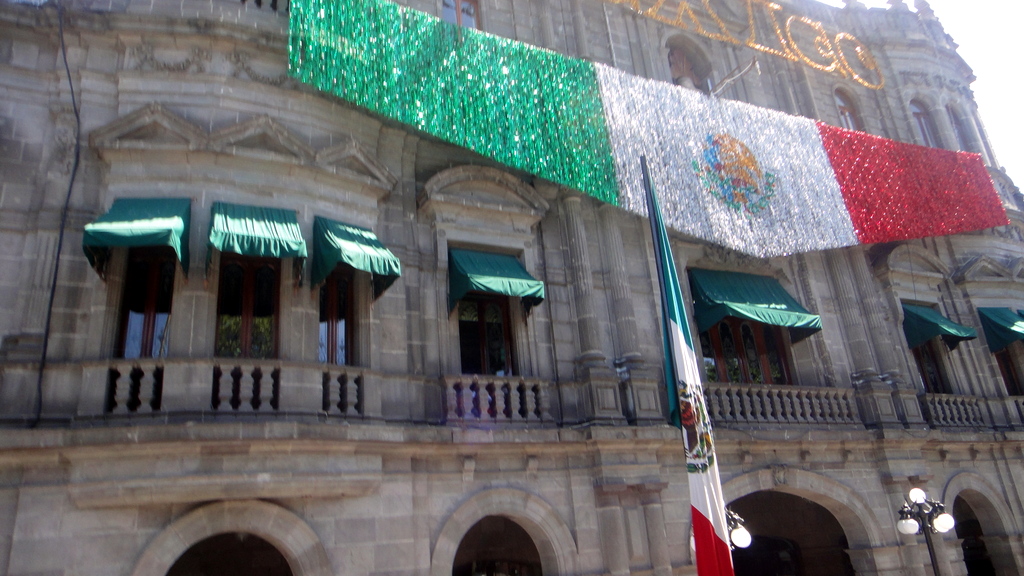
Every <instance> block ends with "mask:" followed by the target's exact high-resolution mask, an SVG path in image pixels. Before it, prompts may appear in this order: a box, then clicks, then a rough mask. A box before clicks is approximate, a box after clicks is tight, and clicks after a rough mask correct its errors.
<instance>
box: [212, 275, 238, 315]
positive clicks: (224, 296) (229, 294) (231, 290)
mask: <svg viewBox="0 0 1024 576" xmlns="http://www.w3.org/2000/svg"><path fill="white" fill-rule="evenodd" d="M242 276H243V271H242V266H241V265H239V264H238V263H235V262H232V263H231V264H228V265H227V266H224V268H222V269H221V271H220V291H219V292H218V294H217V310H218V311H219V314H221V315H223V316H239V317H241V316H242Z"/></svg>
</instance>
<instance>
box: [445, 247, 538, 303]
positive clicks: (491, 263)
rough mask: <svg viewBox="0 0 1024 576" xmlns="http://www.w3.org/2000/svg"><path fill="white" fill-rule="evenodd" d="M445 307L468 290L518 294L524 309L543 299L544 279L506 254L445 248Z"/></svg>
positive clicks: (507, 294) (459, 298)
mask: <svg viewBox="0 0 1024 576" xmlns="http://www.w3.org/2000/svg"><path fill="white" fill-rule="evenodd" d="M448 256H449V258H448V309H449V310H453V309H455V305H456V304H457V303H458V301H459V300H461V299H462V297H463V296H465V295H466V293H468V292H473V291H476V292H486V293H490V294H504V295H506V296H518V297H519V298H522V300H523V306H524V307H525V308H526V310H527V311H529V309H530V308H531V307H533V306H536V305H537V304H540V303H541V302H542V301H543V300H544V283H543V282H541V281H540V280H537V279H536V278H534V277H533V276H530V273H529V272H527V271H526V268H523V265H522V264H521V263H520V262H519V259H518V258H516V257H515V256H510V255H508V254H494V253H491V252H477V251H475V250H461V249H454V248H453V249H452V250H449V252H448Z"/></svg>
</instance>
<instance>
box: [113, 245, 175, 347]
mask: <svg viewBox="0 0 1024 576" xmlns="http://www.w3.org/2000/svg"><path fill="white" fill-rule="evenodd" d="M176 262H177V261H176V259H175V258H174V257H173V255H172V254H171V253H170V252H169V251H164V250H155V249H148V248H136V249H132V250H131V251H130V252H129V253H128V266H127V267H126V269H125V279H124V295H123V297H122V301H121V339H120V341H119V345H120V349H119V352H120V353H121V354H122V356H123V357H125V358H140V357H147V358H149V357H157V356H163V355H166V353H167V347H166V345H165V332H166V328H167V320H168V318H169V316H170V312H171V302H172V300H173V299H174V273H175V269H176V267H177V263H176Z"/></svg>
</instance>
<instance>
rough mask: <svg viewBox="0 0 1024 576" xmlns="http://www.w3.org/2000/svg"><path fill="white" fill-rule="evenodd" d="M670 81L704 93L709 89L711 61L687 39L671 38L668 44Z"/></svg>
mask: <svg viewBox="0 0 1024 576" xmlns="http://www.w3.org/2000/svg"><path fill="white" fill-rule="evenodd" d="M668 66H669V69H670V70H671V72H672V82H674V83H676V84H677V85H679V86H685V87H686V88H694V89H696V90H700V91H701V92H704V93H705V94H706V93H708V92H710V91H711V83H710V79H711V61H710V60H709V59H708V57H707V56H705V55H704V53H703V52H701V50H700V49H699V48H697V47H696V46H695V45H693V44H692V43H691V42H690V41H689V40H685V39H683V38H679V37H676V38H673V39H672V40H669V45H668Z"/></svg>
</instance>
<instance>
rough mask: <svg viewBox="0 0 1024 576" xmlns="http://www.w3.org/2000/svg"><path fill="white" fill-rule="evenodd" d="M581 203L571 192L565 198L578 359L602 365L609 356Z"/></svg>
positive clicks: (582, 362) (568, 264) (564, 213)
mask: <svg viewBox="0 0 1024 576" xmlns="http://www.w3.org/2000/svg"><path fill="white" fill-rule="evenodd" d="M580 204H581V199H580V197H579V196H567V197H566V198H565V199H564V200H563V202H562V207H563V212H562V214H563V215H564V218H565V220H564V221H565V230H566V241H567V243H568V245H569V262H567V263H566V264H567V266H566V268H567V269H568V272H569V274H568V275H569V281H570V282H571V283H572V295H573V298H574V301H575V303H576V324H577V327H578V329H579V340H580V355H579V357H578V358H577V361H578V362H580V363H581V364H585V365H599V364H603V363H604V360H605V356H604V353H602V352H601V341H600V337H599V335H600V323H599V322H598V320H597V312H596V311H595V308H594V279H593V276H592V275H591V272H590V254H589V249H588V247H587V233H586V230H585V228H584V226H583V214H582V209H581V207H580Z"/></svg>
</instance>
